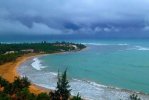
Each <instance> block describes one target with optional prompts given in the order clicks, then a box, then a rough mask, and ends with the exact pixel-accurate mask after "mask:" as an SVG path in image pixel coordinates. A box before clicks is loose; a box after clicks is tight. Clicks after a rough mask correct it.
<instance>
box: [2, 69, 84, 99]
mask: <svg viewBox="0 0 149 100" xmlns="http://www.w3.org/2000/svg"><path fill="white" fill-rule="evenodd" d="M30 84H31V83H30V81H29V80H28V79H27V78H26V77H23V78H19V77H16V79H15V80H14V82H12V83H9V82H8V81H6V80H5V79H3V78H2V77H0V100H82V99H81V97H80V95H79V94H78V95H77V96H74V97H72V99H70V95H71V94H70V91H71V89H70V85H69V81H68V80H67V70H65V71H64V73H62V74H61V75H60V74H59V75H58V82H57V89H56V90H55V91H53V92H50V93H49V94H47V93H40V94H38V95H35V94H33V93H31V92H30V91H29V86H30Z"/></svg>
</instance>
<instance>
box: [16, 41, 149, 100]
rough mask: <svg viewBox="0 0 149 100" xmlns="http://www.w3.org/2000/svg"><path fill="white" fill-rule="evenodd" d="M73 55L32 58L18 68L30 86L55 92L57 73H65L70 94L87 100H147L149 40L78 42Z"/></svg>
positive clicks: (148, 96)
mask: <svg viewBox="0 0 149 100" xmlns="http://www.w3.org/2000/svg"><path fill="white" fill-rule="evenodd" d="M72 42H77V43H83V44H85V45H86V46H87V48H85V49H84V50H81V51H77V52H65V53H60V54H49V55H44V56H39V57H34V58H32V59H29V60H28V61H26V62H24V63H23V64H22V65H21V66H20V67H19V69H18V72H19V73H20V74H21V75H22V76H27V77H28V78H29V79H30V80H31V81H32V82H33V83H35V84H37V85H40V86H43V87H46V88H50V89H55V87H56V82H57V72H58V70H59V71H60V72H63V71H64V70H65V69H66V68H67V70H68V79H69V81H70V85H71V88H72V94H73V95H76V94H77V93H78V92H79V93H80V95H81V96H82V97H83V98H86V99H89V100H119V99H122V100H128V98H129V95H130V94H132V93H134V91H135V93H138V95H139V96H140V97H141V98H142V99H143V100H149V95H147V94H149V78H148V76H149V40H130V39H129V40H92V41H90V40H81V41H72Z"/></svg>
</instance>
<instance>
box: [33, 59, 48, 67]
mask: <svg viewBox="0 0 149 100" xmlns="http://www.w3.org/2000/svg"><path fill="white" fill-rule="evenodd" d="M33 61H34V62H33V63H32V64H31V65H32V67H33V68H35V69H36V70H41V69H42V68H45V67H46V66H42V64H41V61H40V60H39V59H38V58H34V59H33Z"/></svg>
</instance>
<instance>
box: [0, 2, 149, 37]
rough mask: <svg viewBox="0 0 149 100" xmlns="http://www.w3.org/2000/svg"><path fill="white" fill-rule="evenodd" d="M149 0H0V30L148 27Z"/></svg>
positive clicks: (63, 31)
mask: <svg viewBox="0 0 149 100" xmlns="http://www.w3.org/2000/svg"><path fill="white" fill-rule="evenodd" d="M148 12H149V0H0V34H2V33H7V34H10V33H18V34H100V33H107V32H108V33H109V32H110V33H120V32H148V31H149V13H148Z"/></svg>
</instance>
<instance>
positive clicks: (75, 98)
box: [71, 93, 83, 100]
mask: <svg viewBox="0 0 149 100" xmlns="http://www.w3.org/2000/svg"><path fill="white" fill-rule="evenodd" d="M71 100H83V99H82V98H81V96H80V95H79V93H78V94H77V96H74V97H73V98H72V99H71Z"/></svg>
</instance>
